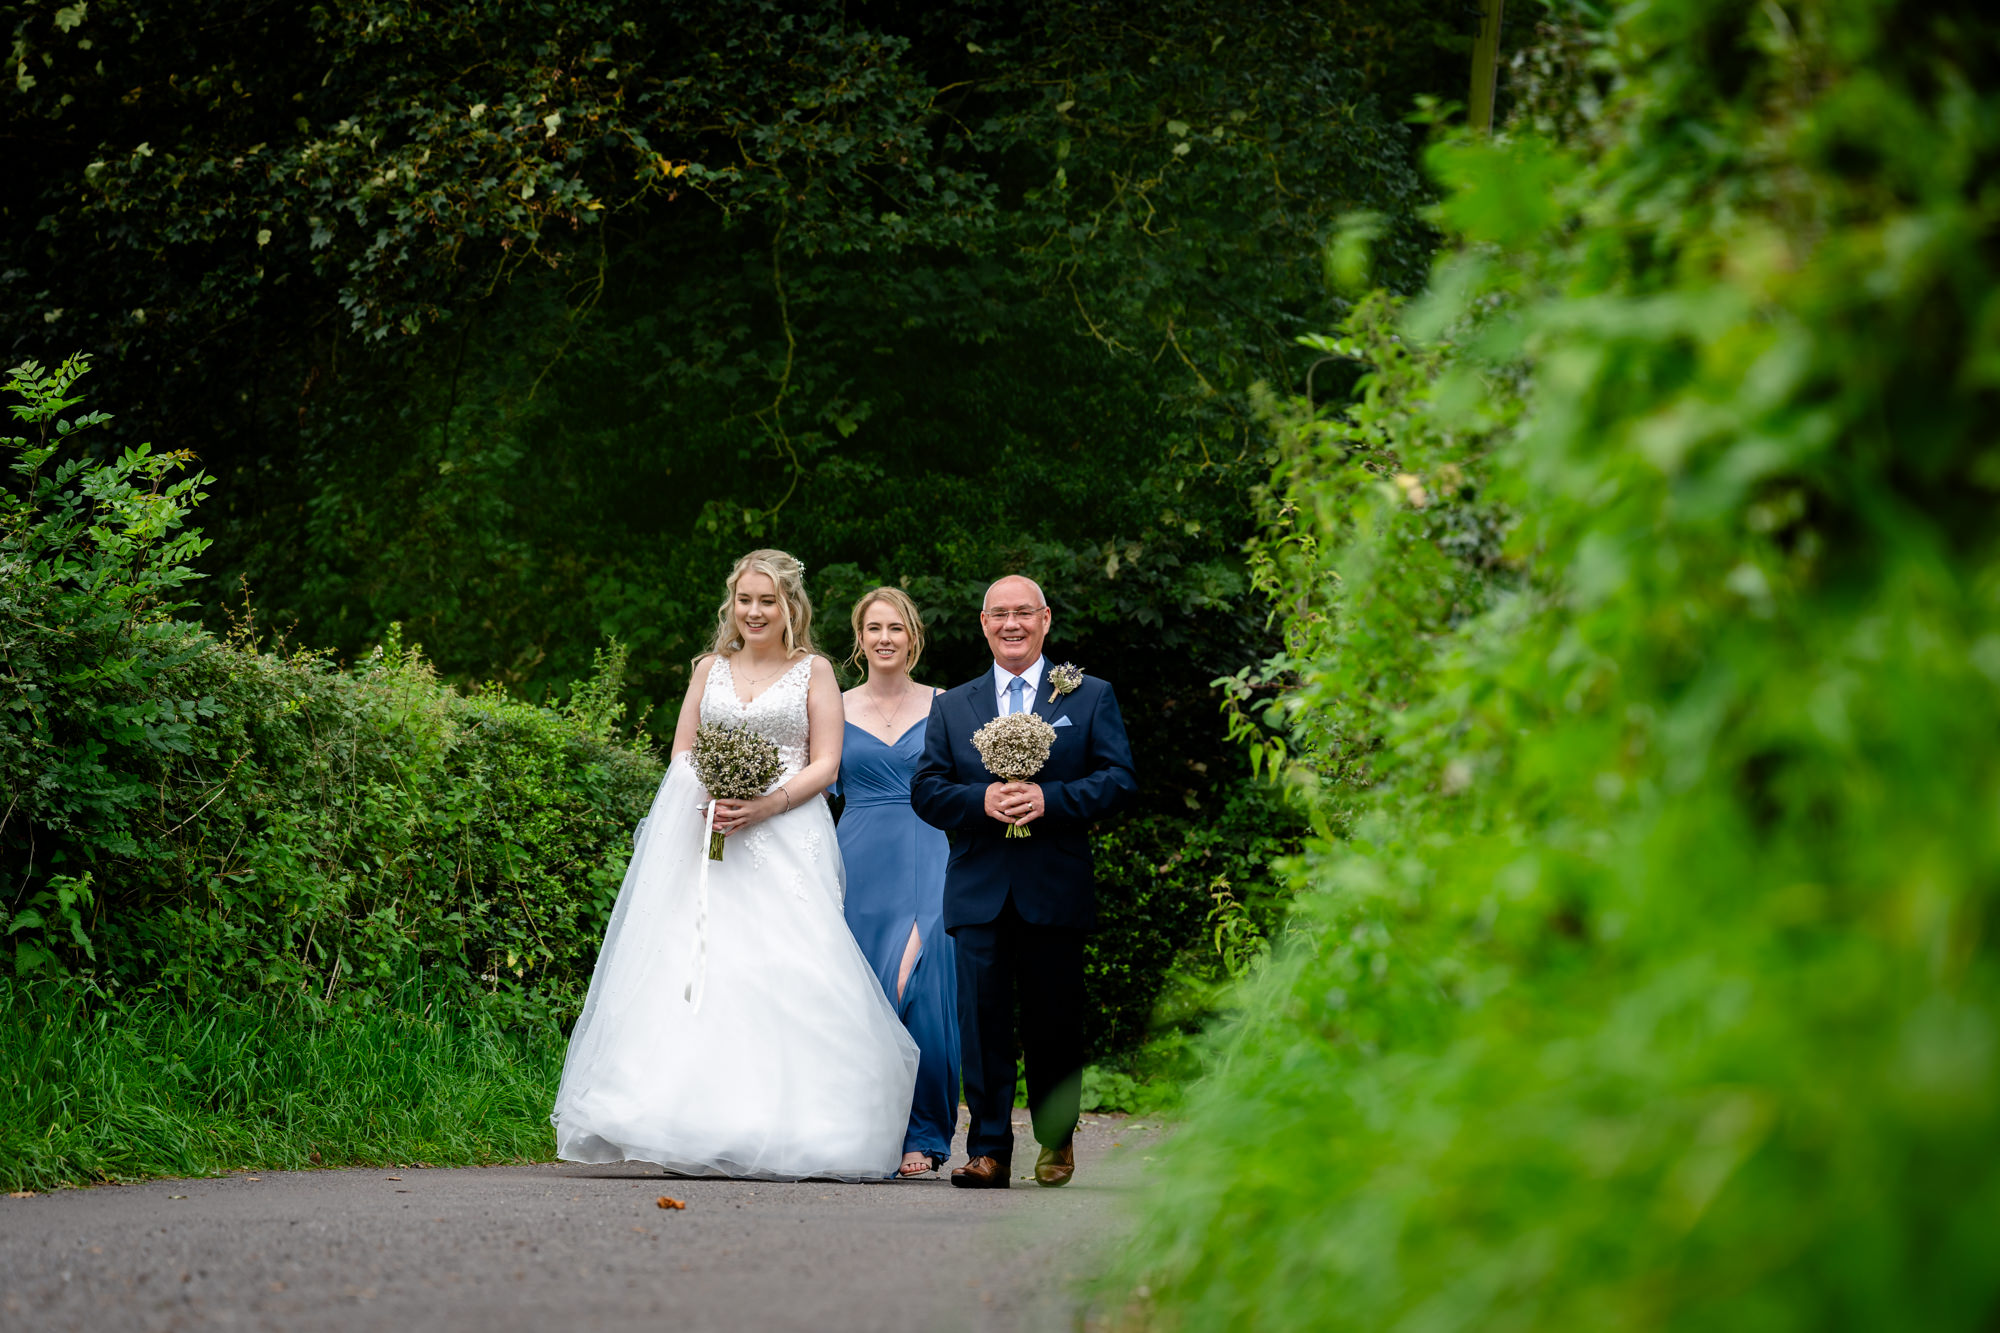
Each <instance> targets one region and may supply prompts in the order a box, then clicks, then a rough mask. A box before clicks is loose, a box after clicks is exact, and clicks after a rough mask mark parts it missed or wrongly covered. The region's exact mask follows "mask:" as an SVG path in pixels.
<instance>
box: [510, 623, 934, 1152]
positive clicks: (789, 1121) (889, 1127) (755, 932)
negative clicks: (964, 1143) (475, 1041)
mask: <svg viewBox="0 0 2000 1333" xmlns="http://www.w3.org/2000/svg"><path fill="white" fill-rule="evenodd" d="M811 661H812V659H811V658H806V659H804V660H802V661H800V662H799V663H798V664H797V665H796V666H794V667H793V668H792V669H791V670H790V671H788V672H786V673H785V674H784V675H783V676H781V677H780V678H779V679H778V680H777V681H776V682H774V683H773V684H772V685H771V686H770V687H769V688H767V689H766V690H765V691H764V692H763V693H762V694H760V695H758V696H757V698H756V699H755V700H753V701H752V702H751V703H749V704H747V705H745V704H743V703H742V702H740V701H739V700H738V699H737V696H736V687H735V683H734V680H733V677H732V675H731V673H730V668H729V659H728V658H726V657H719V658H717V659H716V661H715V664H714V666H713V667H712V668H711V669H710V671H709V674H708V684H707V687H706V688H705V689H704V691H703V692H702V697H701V720H702V721H703V722H704V723H722V724H726V725H729V726H747V727H750V728H753V729H754V730H756V731H757V732H759V733H760V734H762V735H764V736H766V737H768V738H769V739H770V740H772V741H773V742H775V743H776V744H777V746H778V752H779V754H780V755H781V756H782V757H783V759H784V765H785V767H784V775H783V777H781V778H780V781H783V780H784V778H789V777H790V776H791V775H793V774H794V773H797V772H798V771H799V770H800V769H801V768H803V767H804V766H805V764H806V742H807V727H806V684H807V681H808V679H809V678H810V674H811ZM706 799H707V793H705V792H704V791H703V790H702V787H701V784H700V782H698V781H697V780H696V778H695V775H694V769H693V766H692V765H691V764H690V763H689V762H688V759H687V757H686V756H685V755H682V756H679V757H677V758H675V759H674V761H673V763H672V764H671V765H670V766H669V767H668V769H667V776H666V778H665V780H663V781H662V782H661V783H660V790H659V794H658V795H657V796H655V797H654V798H653V808H652V813H651V814H650V815H649V816H648V817H647V819H646V821H645V823H644V824H642V825H641V826H640V833H639V837H638V840H637V844H636V845H635V847H634V848H633V853H632V864H631V867H630V868H629V869H628V870H627V871H626V872H625V885H624V887H623V888H622V889H621V890H620V891H619V894H618V904H617V906H616V907H614V908H613V909H612V912H611V923H610V925H609V926H608V927H606V929H605V932H604V947H603V949H602V950H601V951H600V952H599V954H598V956H597V971H596V974H595V975H594V976H593V977H592V978H591V982H590V994H589V996H588V997H587V998H586V999H585V1001H584V1005H583V1014H582V1016H581V1017H579V1018H578V1019H577V1022H576V1029H575V1031H574V1032H573V1033H572V1034H571V1036H570V1044H569V1056H568V1058H567V1059H566V1060H565V1061H564V1064H563V1076H562V1087H561V1090H560V1091H559V1092H558V1093H557V1095H556V1107H555V1111H554V1113H553V1114H552V1115H551V1116H550V1117H549V1118H550V1120H551V1121H552V1122H553V1123H554V1124H555V1127H556V1152H557V1153H558V1155H560V1156H561V1157H563V1158H564V1159H565V1160H568V1161H572V1162H616V1161H624V1160H634V1161H643V1162H657V1163H659V1164H660V1165H661V1166H663V1167H665V1168H667V1169H668V1170H669V1171H673V1172H677V1173H680V1174H683V1175H697V1176H733V1177H751V1178H756V1179H763V1180H796V1179H802V1178H805V1177H839V1178H843V1179H873V1178H880V1177H885V1176H891V1175H894V1174H895V1171H896V1168H897V1166H898V1165H899V1164H900V1163H901V1161H902V1156H903V1136H904V1132H905V1130H906V1129H907V1128H908V1125H909V1120H910V1100H911V1095H912V1092H913V1090H914V1088H915V1085H916V1077H917V1046H916V1043H915V1042H914V1041H912V1040H911V1039H910V1035H909V1033H907V1032H906V1031H904V1029H903V1025H902V1023H901V1022H899V1021H898V1020H897V1018H896V1012H895V1010H894V1009H893V1008H892V1007H891V1006H890V1004H889V1000H888V998H887V996H885V995H884V994H883V992H882V983H881V982H880V981H878V980H877V979H876V977H875V971H874V969H873V968H871V967H870V966H869V965H868V960H867V958H865V957H864V956H863V955H862V953H861V950H860V948H859V947H858V946H857V945H856V944H855V942H854V937H853V935H851V934H850V933H849V932H848V928H847V922H846V920H845V919H844V918H843V917H842V915H841V898H842V894H843V891H844V889H845V884H846V873H845V871H844V869H843V867H842V865H841V861H840V845H839V843H837V842H836V841H835V840H834V830H833V817H832V815H831V814H830V813H829V811H828V809H827V804H826V802H825V801H822V800H818V799H812V800H807V801H803V802H801V803H800V804H799V806H798V808H796V809H794V810H790V811H787V812H786V813H784V814H781V815H778V816H777V817H776V818H773V819H768V820H766V821H764V822H763V823H761V824H756V825H753V826H751V827H750V828H749V829H746V830H744V831H743V832H741V833H737V834H732V835H731V836H730V838H729V840H728V843H727V847H726V850H725V853H724V856H723V859H722V860H721V861H711V862H709V863H708V890H707V899H708V903H707V929H706V942H705V945H704V944H703V942H702V940H701V938H700V935H701V932H699V931H698V929H697V917H698V902H697V900H698V898H699V896H700V895H699V892H698V885H699V876H700V873H701V866H702V858H703V857H704V856H705V854H706V844H707V835H706V833H705V831H704V827H703V819H702V815H701V813H700V811H699V810H697V808H696V807H697V806H699V805H700V804H701V803H702V802H703V801H704V800H706Z"/></svg>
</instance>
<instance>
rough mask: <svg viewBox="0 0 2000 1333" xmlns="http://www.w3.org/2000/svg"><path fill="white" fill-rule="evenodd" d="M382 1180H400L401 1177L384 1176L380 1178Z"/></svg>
mask: <svg viewBox="0 0 2000 1333" xmlns="http://www.w3.org/2000/svg"><path fill="white" fill-rule="evenodd" d="M382 1179H384V1180H401V1179H402V1177H401V1176H384V1177H382Z"/></svg>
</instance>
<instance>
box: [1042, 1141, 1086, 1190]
mask: <svg viewBox="0 0 2000 1333" xmlns="http://www.w3.org/2000/svg"><path fill="white" fill-rule="evenodd" d="M1075 1174H1076V1145H1075V1144H1073V1143H1065V1144H1064V1145H1063V1146H1062V1147H1060V1148H1044V1149H1042V1155H1041V1156H1040V1157H1037V1158H1036V1159H1035V1183H1036V1184H1037V1185H1047V1186H1048V1187H1049V1188H1050V1189H1054V1188H1056V1187H1057V1186H1058V1185H1067V1184H1069V1181H1070V1177H1071V1176H1074V1175H1075Z"/></svg>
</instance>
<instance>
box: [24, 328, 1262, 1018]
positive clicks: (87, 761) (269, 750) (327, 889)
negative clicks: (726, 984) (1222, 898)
mask: <svg viewBox="0 0 2000 1333" xmlns="http://www.w3.org/2000/svg"><path fill="white" fill-rule="evenodd" d="M83 372H84V364H83V363H82V362H80V361H74V360H73V361H70V362H68V363H65V364H64V365H63V366H61V367H59V368H57V369H55V370H53V371H44V370H41V369H40V368H37V367H33V366H27V367H22V368H20V369H19V370H18V371H17V372H16V373H15V377H14V380H13V382H12V383H11V384H10V386H9V388H10V389H11V390H12V391H13V392H14V393H16V394H17V395H19V396H20V398H21V399H22V401H21V402H20V403H18V404H16V405H15V406H14V411H15V413H16V415H17V418H19V419H20V420H22V421H23V422H25V423H26V424H27V425H28V427H29V428H30V429H32V430H33V431H34V432H35V434H34V435H33V436H32V437H30V436H21V437H17V438H13V439H10V440H7V441H4V442H3V443H4V447H6V448H7V449H8V450H9V451H10V452H11V453H12V454H13V456H14V463H13V466H14V470H15V475H16V477H17V478H18V480H19V486H18V489H17V490H15V489H10V490H7V491H0V568H4V569H5V570H6V571H7V573H8V577H7V579H6V580H5V583H4V590H0V664H4V667H5V670H6V677H5V687H6V688H5V692H4V694H0V716H4V718H5V721H6V726H5V727H4V729H0V772H4V773H5V775H6V779H7V781H6V792H7V800H8V805H7V808H6V810H5V812H4V818H0V874H4V880H0V893H4V895H5V902H6V914H5V917H4V921H0V924H4V927H5V929H4V932H0V958H4V959H6V960H7V961H8V962H9V963H10V964H11V970H12V971H13V972H14V973H15V974H17V975H22V976H33V975H39V974H45V973H47V974H56V975H60V976H64V977H68V978H71V979H73V980H77V981H81V982H83V983H84V984H85V985H86V986H88V987H94V989H95V990H96V991H98V992H99V993H102V994H104V995H107V996H109V997H110V998H112V999H113V1000H114V1001H117V1000H122V998H123V997H124V996H126V995H127V994H130V993H133V992H135V991H137V992H165V993H167V994H170V995H172V996H174V997H176V998H178V999H179V1000H181V1001H182V1002H184V1003H188V1002H192V1003H195V1004H201V1003H219V1004H221V1005H222V1006H223V1007H224V1009H225V1010H228V1009H230V1008H231V1007H233V1006H237V1005H241V1004H243V1003H246V1002H247V1003H251V1004H253V1005H255V1006H263V1007H269V1006H271V1005H273V1004H278V1003H279V1002H280V1001H282V1000H285V999H287V998H289V1000H290V1001H292V1002H294V1004H295V1005H299V1004H304V1003H305V1002H306V1001H308V1000H310V1001H312V1002H314V1003H315V1004H316V1005H317V1006H320V1007H326V1006H331V1007H332V1008H333V1009H335V1010H340V1009H344V1008H345V1009H353V1008H362V1009H367V1008H372V1007H374V1006H375V1005H376V1004H378V1003H379V1002H380V1001H382V1000H383V999H384V998H385V997H388V996H391V995H394V996H397V997H399V1002H417V1003H418V1004H419V1008H420V1009H421V1010H422V1011H423V1012H432V1011H435V1012H439V1013H443V1012H447V1011H449V1010H452V1009H456V1008H461V1007H463V1006H465V1005H467V1004H473V1005H474V1006H475V1007H477V1008H480V1009H483V1010H488V1011H492V1010H496V1009H497V1010H498V1011H499V1012H502V1013H511V1014H515V1015H517V1016H520V1017H524V1018H530V1019H533V1018H536V1017H537V1016H540V1015H547V1014H555V1015H565V1014H567V1013H569V1012H571V1011H573V1009H574V1007H575V1006H576V1004H577V1003H578V1002H579V1001H580V999H581V996H582V990H583V987H584V985H585V983H586V982H587V981H588V978H589V974H590V968H591V965H592V963H593V962H594V960H595V954H596V944H597V939H598V936H599V934H600V932H601V930H602V927H603V923H604V919H605V917H606V915H607V914H608V912H609V910H610V907H611V903H612V901H613V898H614V897H615V894H616V892H617V888H618V883H619V879H620V876H621V875H622V873H623V868H624V863H625V848H626V839H627V837H628V836H629V834H630V831H631V829H632V827H633V826H634V825H635V824H636V823H637V821H638V819H639V818H640V817H641V816H642V815H643V814H644V813H645V810H646V808H647V806H648V804H649V803H650V799H651V796H652V793H653V789H654V785H655V784H656V783H657V781H658V778H659V774H660V766H659V762H658V760H657V758H656V757H655V756H654V755H653V754H652V753H651V751H650V748H649V747H648V745H647V744H646V743H644V742H643V740H641V739H638V738H633V737H621V736H620V734H619V723H620V719H621V717H622V714H623V710H624V704H623V703H622V702H621V699H620V694H621V690H620V686H621V683H622V673H623V665H624V653H623V649H622V647H620V646H619V645H617V644H615V643H614V645H613V646H612V648H611V649H610V650H609V651H608V652H604V653H600V654H599V660H598V662H597V671H596V674H595V675H594V676H593V677H591V678H590V679H589V680H587V681H585V682H583V683H582V684H581V685H579V686H578V687H577V689H575V690H574V691H573V692H572V694H571V697H570V698H569V699H568V701H567V702H566V703H565V704H564V705H563V706H562V707H561V708H560V709H549V708H542V707H536V706H533V705H529V704H525V703H521V702H519V701H518V700H514V699H510V698H509V697H507V696H506V695H505V694H504V693H502V692H501V691H499V690H497V689H494V688H487V689H484V690H479V691H476V692H473V693H471V694H469V695H467V694H462V693H461V692H459V691H458V690H456V689H454V688H452V687H451V686H449V685H445V684H441V683H440V682H439V681H438V680H437V677H436V674H435V672H434V671H433V670H432V668H431V667H430V666H429V664H428V663H427V662H426V661H425V660H424V659H423V658H422V657H421V656H420V655H419V653H418V651H417V650H416V649H415V648H414V647H410V648H406V647H404V646H403V645H402V644H401V642H400V635H399V633H398V632H397V628H396V627H394V626H392V627H391V633H390V636H389V638H388V640H387V642H385V643H383V644H381V645H378V646H377V647H375V648H374V649H372V650H371V651H370V652H369V653H368V654H366V655H365V656H364V657H362V658H361V660H360V661H359V662H357V663H355V664H354V665H353V666H352V667H349V668H345V669H342V668H339V667H337V666H336V665H335V664H334V663H332V662H331V661H330V660H329V658H328V657H327V655H326V654H323V653H311V652H296V651H295V652H275V651H259V650H258V649H257V648H256V646H255V645H254V643H252V642H251V641H250V639H251V635H252V634H253V633H254V627H249V626H242V627H239V629H238V631H237V632H236V633H233V634H232V635H230V636H227V637H222V638H218V637H216V636H213V635H210V634H208V633H207V632H206V631H204V630H202V629H201V628H200V627H199V626H197V625H195V624H192V623H189V622H187V621H185V620H182V619H176V618H175V612H176V611H178V610H181V609H183V608H184V606H185V603H184V602H182V601H176V600H171V599H173V598H174V597H176V596H178V595H180V593H181V591H182V590H183V589H185V588H186V587H187V586H188V585H189V584H190V582H191V581H192V580H193V579H194V577H195V575H194V572H193V571H192V570H191V569H190V568H189V567H188V566H187V564H186V563H185V562H186V560H187V559H188V558H189V557H190V556H191V555H192V554H194V553H197V552H198V551H199V550H200V548H201V547H202V545H203V539H202V538H201V537H200V535H199V533H198V532H197V531H196V530H194V529H191V528H188V527H187V526H186V524H185V520H186V519H187V517H188V516H189V514H190V512H191V510H192V508H193V506H194V504H195V503H196V502H197V501H198V500H199V499H200V498H201V495H202V494H203V492H202V491H201V490H200V489H199V487H200V486H202V485H204V484H206V483H207V482H208V480H209V479H208V478H206V477H202V476H199V475H197V476H191V477H182V478H181V479H179V480H174V476H175V473H176V470H177V469H178V468H180V467H181V466H182V465H183V464H185V462H186V461H187V460H186V459H185V458H184V457H179V456H167V455H157V454H154V453H152V452H151V451H150V450H146V449H143V448H142V449H138V450H134V451H132V452H131V453H130V454H127V455H123V456H119V457H115V458H112V459H110V460H108V461H105V462H101V463H100V462H93V461H91V460H90V458H89V457H88V456H87V455H86V454H85V452H84V443H85V440H86V439H87V432H89V431H90V430H92V429H94V428H98V427H101V426H103V425H104V424H105V423H106V422H107V420H108V417H107V416H106V414H104V413H101V412H94V413H89V414H85V415H72V414H71V413H72V412H73V409H74V408H76V407H77V406H78V404H79V402H80V394H79V389H78V380H79V379H80V377H81V376H82V374H83ZM1188 799H1189V800H1193V799H1194V798H1193V796H1192V793H1189V795H1188ZM1205 813H1206V812H1205ZM1213 816H1214V817H1213V818H1208V819H1204V820H1203V821H1201V822H1199V823H1189V822H1187V821H1171V820H1163V819H1160V818H1159V817H1157V816H1151V817H1142V818H1140V819H1138V820H1136V821H1133V822H1132V823H1131V824H1130V825H1128V826H1122V827H1114V828H1112V829H1109V830H1107V831H1106V832H1105V833H1104V834H1103V835H1102V836H1101V837H1100V839H1099V855H1100V860H1101V863H1102V878H1103V880H1104V883H1105V894H1104V897H1105V904H1106V912H1105V917H1106V928H1105V930H1104V931H1103V932H1102V933H1101V934H1100V935H1099V936H1098V937H1097V938H1096V939H1095V940H1093V942H1092V945H1091V963H1090V977H1089V981H1090V986H1091V994H1092V999H1093V1005H1094V1008H1095V1009H1096V1010H1097V1012H1098V1015H1099V1021H1098V1022H1096V1023H1095V1024H1094V1025H1093V1032H1092V1038H1093V1042H1094V1046H1095V1048H1096V1049H1097V1050H1098V1051H1099V1052H1100V1053H1101V1054H1103V1055H1105V1056H1118V1055H1121V1054H1124V1053H1126V1052H1129V1051H1130V1050H1131V1049H1132V1048H1133V1047H1135V1046H1137V1045H1138V1044H1140V1043H1141V1042H1142V1041H1143V1040H1144V1039H1145V1038H1146V1036H1147V1033H1148V1030H1149V1024H1150V1020H1151V1017H1152V1014H1153V1011H1154V1009H1155V1007H1156V1004H1157V1002H1158V1000H1159V998H1160V996H1161V994H1162V991H1163V990H1164V989H1165V988H1166V987H1167V986H1168V985H1169V984H1170V983H1171V982H1172V980H1173V977H1174V975H1175V967H1176V965H1177V964H1181V965H1182V966H1183V970H1188V969H1190V968H1191V974H1192V980H1194V981H1199V979H1200V978H1201V977H1202V976H1203V975H1204V974H1205V972H1207V971H1210V970H1213V969H1210V968H1206V967H1205V966H1204V960H1205V958H1206V956H1207V950H1206V947H1205V944H1204V934H1203V925H1204V917H1205V914H1206V912H1207V910H1208V909H1209V907H1210V895H1211V894H1212V893H1214V892H1216V891H1217V890H1218V888H1221V889H1227V888H1228V886H1229V885H1230V884H1231V883H1235V884H1238V885H1242V884H1245V883H1248V884H1253V885H1254V884H1257V883H1258V882H1259V881H1260V879H1261V877H1262V876H1263V875H1264V873H1265V872H1264V869H1263V867H1264V864H1265V862H1266V861H1267V860H1268V858H1269V855H1270V853H1272V852H1273V851H1274V850H1277V849H1279V848H1282V847H1283V846H1284V845H1285V841H1284V840H1285V836H1286V830H1285V828H1284V827H1283V826H1282V825H1281V826H1278V827H1275V828H1274V827H1273V826H1272V825H1271V823H1270V821H1269V820H1268V818H1267V817H1266V810H1265V807H1264V805H1263V803H1262V802H1260V801H1258V800H1257V799H1255V797H1254V796H1250V795H1238V796H1237V797H1235V798H1233V799H1232V800H1231V802H1230V803H1229V804H1228V805H1227V806H1226V807H1224V808H1221V809H1218V810H1216V811H1214V812H1213ZM1267 915H1268V909H1267ZM1183 984H1187V983H1186V981H1185V980H1184V981H1183ZM412 997H415V1000H414V1001H412ZM280 1008H282V1006H280ZM259 1012H263V1009H262V1008H260V1009H259ZM273 1012H278V1010H273Z"/></svg>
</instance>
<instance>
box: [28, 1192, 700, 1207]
mask: <svg viewBox="0 0 2000 1333" xmlns="http://www.w3.org/2000/svg"><path fill="white" fill-rule="evenodd" d="M7 1197H8V1198H10V1199H32V1198H34V1197H35V1192H34V1191H33V1190H15V1191H14V1192H13V1193H12V1194H9V1195H8V1196H7ZM660 1206H661V1207H662V1208H664V1207H666V1205H665V1204H661V1205H660Z"/></svg>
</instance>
